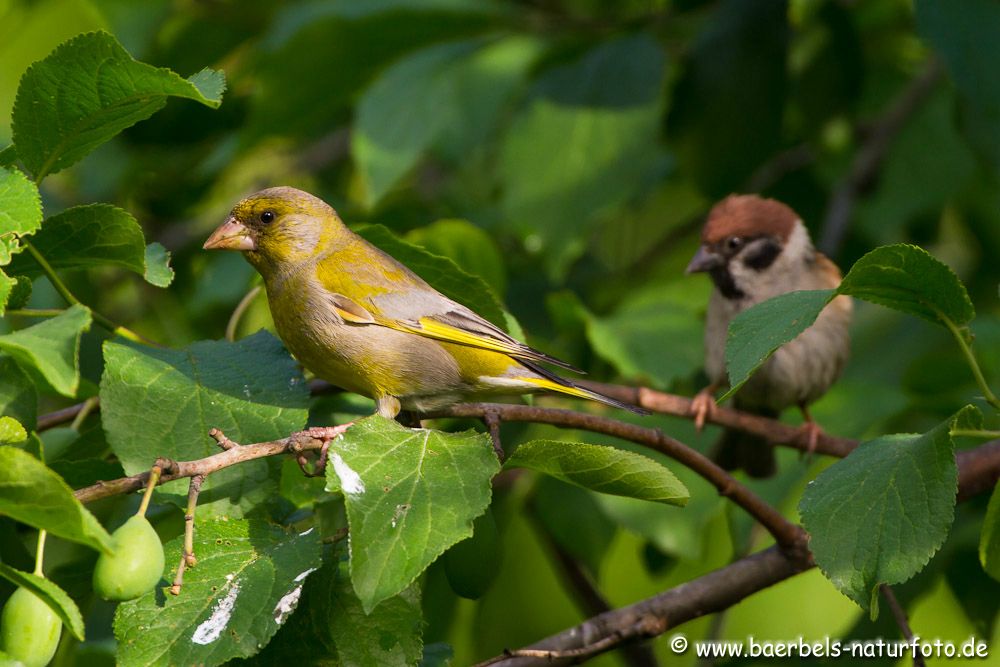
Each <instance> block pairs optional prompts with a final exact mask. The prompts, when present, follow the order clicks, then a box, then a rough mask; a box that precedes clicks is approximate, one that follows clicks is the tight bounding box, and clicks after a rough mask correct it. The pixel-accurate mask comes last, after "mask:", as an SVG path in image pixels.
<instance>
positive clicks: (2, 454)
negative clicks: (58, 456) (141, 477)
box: [0, 446, 112, 552]
mask: <svg viewBox="0 0 1000 667" xmlns="http://www.w3.org/2000/svg"><path fill="white" fill-rule="evenodd" d="M0 513H2V514H6V515H7V516H9V517H11V518H12V519H15V520H16V521H20V522H21V523H26V524H28V525H29V526H34V527H35V528H38V529H39V530H47V531H49V532H50V533H52V534H53V535H56V536H57V537H62V538H63V539H67V540H70V541H72V542H79V543H80V544H84V545H86V546H88V547H90V548H92V549H97V550H100V551H105V552H110V551H111V548H112V546H111V536H110V535H108V533H107V531H106V530H104V528H103V527H102V526H101V524H100V523H98V521H97V519H95V518H94V515H93V514H91V513H90V512H88V511H87V508H85V507H84V506H83V505H81V504H80V501H78V500H77V499H76V498H74V497H73V490H72V489H70V488H69V486H67V485H66V482H64V481H63V479H62V477H60V476H59V475H57V474H56V473H54V472H53V471H52V470H50V469H49V468H47V467H46V466H45V464H44V463H42V462H41V461H39V460H38V459H36V458H35V457H34V456H32V455H31V454H29V453H28V452H25V451H23V450H21V449H18V448H17V447H10V446H6V447H4V446H0Z"/></svg>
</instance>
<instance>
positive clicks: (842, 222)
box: [819, 60, 944, 255]
mask: <svg viewBox="0 0 1000 667" xmlns="http://www.w3.org/2000/svg"><path fill="white" fill-rule="evenodd" d="M943 74H944V70H943V69H942V67H941V65H940V63H939V62H938V61H937V60H931V61H930V62H929V63H928V64H927V67H926V68H925V69H924V71H923V72H921V73H920V74H919V75H918V76H917V77H916V78H914V79H913V81H911V82H910V85H909V86H907V87H906V89H905V90H903V92H902V93H900V94H899V96H898V97H897V98H896V99H895V100H894V101H893V103H892V106H890V107H889V109H888V111H886V112H885V115H884V116H882V117H881V118H879V119H878V120H877V121H876V122H875V123H874V124H873V125H872V126H871V128H870V129H869V131H868V133H867V137H866V139H865V142H864V144H863V145H862V146H861V148H860V149H859V150H858V153H857V155H855V156H854V161H853V162H852V163H851V167H850V169H849V170H848V172H847V175H846V176H845V177H844V178H843V180H842V181H841V182H840V184H839V185H837V187H836V189H835V190H834V191H833V195H832V197H831V198H830V204H829V205H828V206H827V210H826V220H825V221H824V223H823V235H822V236H821V237H820V242H819V247H820V249H821V250H823V252H825V253H827V254H831V255H832V254H835V253H836V251H837V250H838V249H839V248H840V244H841V243H842V242H843V240H844V235H845V234H846V233H847V226H848V223H849V222H850V219H851V214H852V213H853V212H854V205H855V203H857V199H858V197H859V196H860V195H862V194H863V193H864V192H865V191H867V190H868V189H870V188H871V186H872V184H873V183H874V182H875V180H876V178H877V177H878V171H879V169H880V168H881V166H882V162H883V160H884V159H885V156H886V155H887V154H888V152H889V148H890V147H891V146H892V142H893V141H894V140H895V138H896V136H897V135H899V132H900V131H901V130H902V129H903V128H904V127H905V126H906V123H907V121H909V120H910V118H911V117H912V116H913V114H914V113H915V112H916V111H917V109H919V108H920V106H921V105H922V104H923V103H924V101H926V99H927V98H928V97H929V96H930V94H931V92H933V90H934V87H935V86H936V85H937V83H938V81H940V80H941V77H942V75H943Z"/></svg>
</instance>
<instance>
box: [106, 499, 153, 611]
mask: <svg viewBox="0 0 1000 667" xmlns="http://www.w3.org/2000/svg"><path fill="white" fill-rule="evenodd" d="M111 540H112V543H113V545H114V549H115V551H114V554H113V555H110V556H109V555H108V554H103V553H102V554H101V556H100V558H98V559H97V566H96V567H95V568H94V591H95V592H96V593H97V594H98V595H100V596H101V597H102V598H104V599H105V600H118V601H122V600H134V599H135V598H137V597H139V596H140V595H144V594H145V593H148V592H149V591H151V590H153V587H154V586H156V583H157V582H158V581H159V580H160V576H161V575H162V574H163V562H164V558H163V544H162V543H161V542H160V537H159V535H157V534H156V531H155V530H153V526H152V525H150V523H149V521H148V520H147V519H146V517H144V516H140V515H138V514H137V515H135V516H133V517H132V518H131V519H129V520H128V521H126V522H125V523H124V524H122V527H121V528H119V529H118V530H116V531H115V532H113V533H112V534H111Z"/></svg>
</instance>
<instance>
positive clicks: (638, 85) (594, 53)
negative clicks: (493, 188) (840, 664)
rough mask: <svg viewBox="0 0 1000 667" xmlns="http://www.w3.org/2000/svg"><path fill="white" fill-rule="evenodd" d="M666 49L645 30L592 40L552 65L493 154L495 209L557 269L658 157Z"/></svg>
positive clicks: (576, 252)
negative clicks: (496, 160) (498, 189)
mask: <svg viewBox="0 0 1000 667" xmlns="http://www.w3.org/2000/svg"><path fill="white" fill-rule="evenodd" d="M664 69H665V56H664V53H663V49H662V48H660V46H659V45H658V44H657V42H656V40H654V39H653V38H652V37H650V36H649V35H645V34H638V35H633V36H629V37H622V38H618V39H615V40H612V41H609V42H604V43H600V44H598V45H597V46H595V47H594V48H593V49H592V50H591V51H589V52H587V53H586V54H585V55H584V56H583V57H582V58H580V59H579V60H577V61H575V62H571V63H569V64H566V65H561V66H558V67H553V68H551V69H549V70H548V71H546V72H545V73H544V74H543V75H542V76H541V77H540V78H539V80H538V82H537V83H536V85H535V88H534V90H533V92H532V95H531V98H530V102H529V103H528V104H527V105H526V106H525V107H524V109H523V110H522V111H521V112H520V113H519V114H518V115H517V117H516V118H515V119H514V120H513V122H512V123H511V126H510V128H509V130H508V132H507V134H506V139H505V141H504V144H503V147H502V149H501V154H500V165H499V172H500V179H501V185H502V191H503V200H502V206H503V213H504V217H505V218H506V220H507V221H508V224H509V225H510V226H512V227H513V228H514V229H516V230H517V231H519V232H520V233H521V234H522V235H523V236H524V237H525V238H526V240H527V241H528V244H529V247H532V248H537V249H543V250H545V251H546V252H548V253H549V255H550V257H551V260H552V263H551V265H550V268H551V270H552V274H553V275H555V276H561V275H563V273H564V272H565V270H566V269H567V267H568V266H569V263H570V262H571V261H572V260H574V259H576V258H577V257H578V256H579V255H580V254H581V252H582V251H583V248H584V241H585V237H584V236H583V235H581V230H585V229H587V228H588V227H589V226H590V225H591V224H592V223H593V221H594V220H595V219H596V218H597V217H598V216H599V215H601V214H603V213H606V212H607V211H608V210H610V209H613V208H615V207H618V206H620V205H622V204H624V203H625V202H626V201H627V200H628V199H629V198H630V197H632V196H633V195H635V194H636V193H637V192H638V191H639V189H640V188H641V186H642V183H643V181H644V180H646V179H649V178H650V177H651V174H652V173H653V171H654V168H655V167H656V165H657V162H658V160H659V159H660V158H661V157H662V155H661V153H660V150H659V148H658V143H659V142H658V135H659V129H658V121H659V118H660V116H661V114H662V111H663V110H662V106H661V102H660V91H661V88H662V80H663V73H664Z"/></svg>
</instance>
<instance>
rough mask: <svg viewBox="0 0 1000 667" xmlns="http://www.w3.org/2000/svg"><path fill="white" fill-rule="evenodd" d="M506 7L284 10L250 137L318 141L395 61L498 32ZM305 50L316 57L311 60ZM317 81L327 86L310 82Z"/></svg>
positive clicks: (268, 43) (271, 39)
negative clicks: (279, 136)
mask: <svg viewBox="0 0 1000 667" xmlns="http://www.w3.org/2000/svg"><path fill="white" fill-rule="evenodd" d="M498 9H501V8H500V7H499V5H497V4H495V3H488V2H481V1H479V0H457V1H456V0H419V1H416V0H377V1H376V2H363V3H355V2H348V3H332V4H327V3H304V4H295V5H287V6H284V7H282V8H281V9H279V10H278V11H277V12H276V13H275V19H274V21H273V22H272V24H271V25H272V28H271V30H270V32H269V34H267V35H266V36H265V38H264V40H263V43H262V50H263V51H264V57H263V58H261V60H260V62H259V63H258V65H259V67H258V72H257V77H258V80H259V85H260V94H259V95H255V96H253V100H252V103H253V106H252V107H251V110H250V116H249V119H248V124H249V128H248V130H249V133H250V134H251V135H252V136H261V135H264V134H267V135H270V134H273V133H274V131H275V129H277V130H278V131H280V132H282V133H283V134H286V135H292V136H302V135H306V136H312V135H318V134H321V133H326V132H329V129H330V119H331V118H334V117H336V116H337V114H338V112H340V111H342V110H343V109H344V108H346V107H348V106H349V105H350V104H351V103H353V102H355V101H356V100H357V98H358V97H359V96H360V94H361V91H362V89H363V88H364V86H365V85H366V84H367V83H368V82H369V81H371V80H372V79H373V78H374V77H375V76H376V75H377V74H378V73H379V72H381V71H383V70H385V69H386V67H388V66H389V65H390V64H391V63H393V62H394V61H396V60H398V59H400V58H401V57H403V56H404V55H405V54H406V53H407V52H408V51H412V50H415V49H419V48H422V47H424V46H427V45H429V44H433V43H434V42H438V41H443V40H447V39H456V38H460V37H463V36H469V35H475V34H480V33H482V32H484V31H485V30H488V29H490V27H491V26H492V25H493V24H494V23H495V21H494V16H495V15H496V14H498V13H499V12H498ZM303 53H308V54H310V57H309V58H303V57H302V54H303ZM326 63H337V64H338V66H337V67H328V66H326ZM317 77H321V78H322V81H323V85H308V86H304V85H302V82H303V81H315V80H317ZM272 100H281V101H282V103H281V104H273V103H272V102H271V101H272ZM413 102H414V100H412V99H411V100H407V103H408V104H409V103H413Z"/></svg>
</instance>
